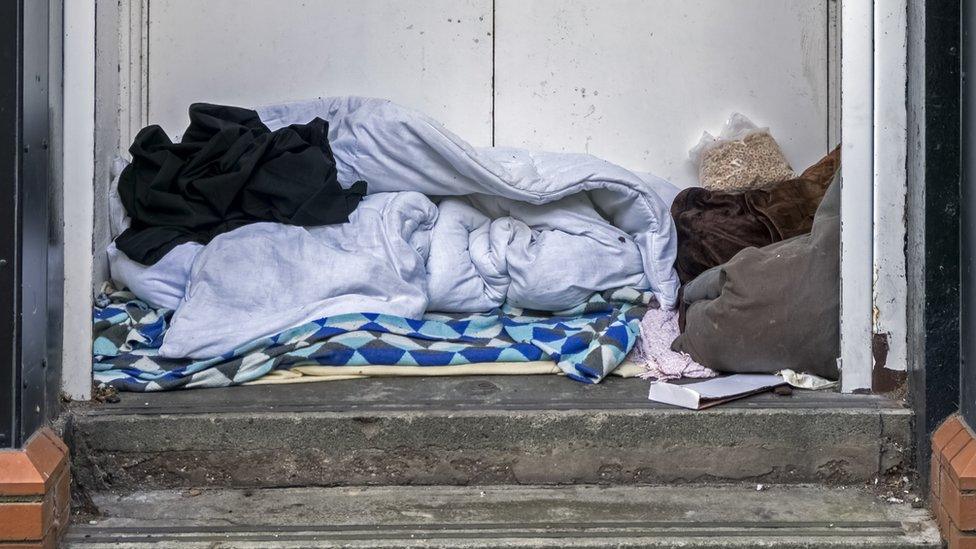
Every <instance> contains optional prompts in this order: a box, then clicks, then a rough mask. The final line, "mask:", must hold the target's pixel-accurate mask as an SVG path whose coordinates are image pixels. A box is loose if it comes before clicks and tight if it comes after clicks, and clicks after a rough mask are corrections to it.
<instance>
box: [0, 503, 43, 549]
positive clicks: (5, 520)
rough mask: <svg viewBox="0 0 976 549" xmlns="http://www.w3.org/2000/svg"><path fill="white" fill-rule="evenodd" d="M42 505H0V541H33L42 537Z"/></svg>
mask: <svg viewBox="0 0 976 549" xmlns="http://www.w3.org/2000/svg"><path fill="white" fill-rule="evenodd" d="M46 530H47V528H45V527H44V504H43V503H42V502H40V501H37V502H30V503H19V502H18V503H0V541H33V540H40V539H42V538H43V537H44V532H45V531H46Z"/></svg>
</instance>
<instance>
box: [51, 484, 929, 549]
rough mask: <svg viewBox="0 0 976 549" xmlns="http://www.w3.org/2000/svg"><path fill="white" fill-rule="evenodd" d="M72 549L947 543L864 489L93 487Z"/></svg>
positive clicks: (895, 547)
mask: <svg viewBox="0 0 976 549" xmlns="http://www.w3.org/2000/svg"><path fill="white" fill-rule="evenodd" d="M92 499H93V503H94V505H95V507H96V508H97V509H98V510H99V511H101V514H98V515H92V516H91V517H84V520H82V521H80V523H79V524H76V525H75V526H73V527H72V529H71V531H70V532H69V534H68V538H67V540H66V546H67V547H69V548H73V549H101V548H106V549H108V548H115V549H118V548H129V549H153V548H158V547H180V548H188V549H189V548H199V549H206V548H211V547H222V548H223V547H228V548H230V547H235V548H237V547H239V548H248V549H256V548H294V547H330V548H331V547H335V548H338V547H345V548H349V547H363V548H365V547H370V548H388V549H394V548H403V547H424V548H430V547H438V548H444V549H447V548H456V549H462V548H464V549H476V548H477V549H489V548H491V549H494V548H502V547H524V548H528V547H533V548H538V547H545V548H550V549H556V548H560V549H562V548H568V547H572V548H575V549H582V548H588V549H605V548H611V547H613V548H621V547H628V548H635V549H636V548H652V547H658V548H665V547H696V548H698V549H706V548H707V549H720V548H721V549H726V548H730V547H734V548H740V549H744V548H747V547H748V548H754V547H764V548H767V549H772V548H775V549H799V548H803V549H814V548H830V549H841V548H843V549H850V548H852V547H859V548H862V549H863V548H868V547H873V548H878V549H882V548H883V549H909V548H912V549H921V548H925V549H936V548H939V547H941V546H942V543H941V540H940V539H939V534H938V531H937V529H936V527H935V524H934V521H932V520H931V518H929V516H928V513H927V512H926V511H925V510H924V509H912V508H911V507H910V506H909V505H907V504H891V503H888V502H886V501H885V500H883V499H881V498H879V497H877V495H876V494H875V493H872V492H871V491H870V490H868V489H864V488H856V487H841V488H825V487H814V486H796V485H790V486H767V487H765V489H764V490H762V491H757V490H756V489H755V486H754V485H747V486H742V485H733V486H728V485H707V486H706V485H694V486H690V485H682V486H640V487H636V486H610V487H601V486H559V487H540V486H478V487H449V486H448V487H445V486H434V487H403V486H400V487H365V488H364V487H355V488H284V489H254V490H219V489H215V490H191V491H186V490H167V491H149V492H138V493H135V494H130V495H121V496H120V495H116V494H108V493H98V494H94V496H93V498H92Z"/></svg>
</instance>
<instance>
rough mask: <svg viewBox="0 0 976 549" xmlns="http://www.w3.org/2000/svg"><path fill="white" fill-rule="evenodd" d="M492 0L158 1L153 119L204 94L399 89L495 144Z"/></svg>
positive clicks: (171, 121)
mask: <svg viewBox="0 0 976 549" xmlns="http://www.w3.org/2000/svg"><path fill="white" fill-rule="evenodd" d="M491 8H492V0H423V1H410V2H405V1H396V2H391V1H389V0H357V1H350V0H318V1H315V2H307V1H300V0H246V1H242V0H207V1H206V2H200V1H199V0H153V1H152V2H150V3H149V38H148V49H149V80H148V84H149V120H150V121H151V122H154V123H159V124H161V125H162V126H163V128H164V129H166V130H167V131H169V132H172V133H171V135H172V134H176V135H179V133H180V132H182V130H183V129H184V128H185V127H186V124H187V115H186V111H187V106H188V105H189V104H190V103H192V102H194V101H206V102H217V103H228V104H234V105H241V106H256V105H260V104H265V103H270V102H280V101H286V100H293V99H305V98H310V97H319V96H329V95H366V96H374V97H388V98H394V99H396V100H397V101H399V102H402V103H406V104H408V105H411V106H413V107H415V108H418V109H421V110H423V111H425V112H427V113H428V114H431V115H432V116H434V117H435V118H437V119H438V120H440V121H442V122H443V123H444V124H445V125H447V126H448V127H450V128H452V129H454V130H455V131H456V132H457V133H459V134H460V135H461V136H462V137H464V138H465V139H468V140H470V141H472V142H473V143H475V144H477V145H490V144H491V99H492V98H491V55H492V36H491V30H492V28H491V26H492V20H491Z"/></svg>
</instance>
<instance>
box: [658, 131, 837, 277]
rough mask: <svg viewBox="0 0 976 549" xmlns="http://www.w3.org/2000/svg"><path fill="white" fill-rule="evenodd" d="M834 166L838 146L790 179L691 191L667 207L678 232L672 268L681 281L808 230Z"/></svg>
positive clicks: (692, 189) (693, 188)
mask: <svg viewBox="0 0 976 549" xmlns="http://www.w3.org/2000/svg"><path fill="white" fill-rule="evenodd" d="M839 167H840V148H839V147H838V148H837V149H834V151H833V152H831V153H830V154H828V155H827V156H825V157H824V158H822V159H821V160H820V161H819V162H817V163H816V164H814V165H813V166H811V167H810V168H808V169H807V170H806V171H805V172H803V174H801V175H800V176H799V177H797V178H796V179H790V180H787V181H781V182H778V183H772V184H770V185H768V186H766V187H763V188H759V189H753V190H747V191H741V192H727V191H710V190H707V189H703V188H700V187H692V188H689V189H685V190H683V191H681V192H680V193H679V194H678V196H677V197H676V198H675V199H674V202H673V203H672V205H671V216H672V217H673V218H674V224H675V226H676V227H677V230H678V255H677V259H676V261H675V269H676V270H677V271H678V277H679V278H680V279H681V282H682V283H683V284H684V283H687V282H689V281H691V280H692V279H694V278H695V277H696V276H698V275H699V274H701V273H702V272H704V271H705V270H707V269H710V268H712V267H714V266H716V265H721V264H722V263H725V262H726V261H728V260H730V259H732V257H733V256H734V255H735V254H737V253H739V251H741V250H743V249H745V248H748V247H756V248H761V247H763V246H767V245H769V244H772V243H774V242H779V241H781V240H785V239H787V238H792V237H794V236H797V235H801V234H806V233H808V232H810V227H811V226H812V225H813V214H814V213H815V212H816V211H817V206H819V205H820V201H821V200H822V199H823V196H824V193H825V192H826V191H827V187H828V185H830V181H831V180H832V179H833V177H834V175H835V174H836V173H837V170H838V168H839Z"/></svg>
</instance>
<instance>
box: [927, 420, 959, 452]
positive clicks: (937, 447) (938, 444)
mask: <svg viewBox="0 0 976 549" xmlns="http://www.w3.org/2000/svg"><path fill="white" fill-rule="evenodd" d="M962 429H963V426H962V420H960V419H959V416H958V415H954V416H952V417H950V418H949V419H947V420H945V421H944V422H942V425H939V427H938V428H937V429H936V430H935V432H934V433H932V454H933V455H935V454H938V453H940V452H941V451H942V449H943V448H945V446H946V444H948V443H949V441H950V440H952V437H954V436H956V435H957V434H959V431H961V430H962Z"/></svg>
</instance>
